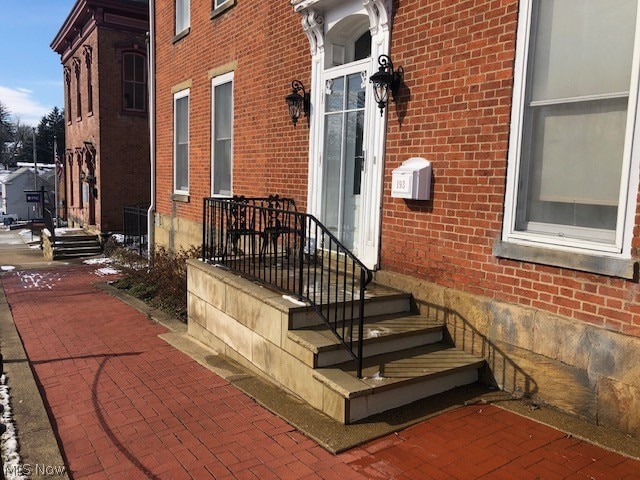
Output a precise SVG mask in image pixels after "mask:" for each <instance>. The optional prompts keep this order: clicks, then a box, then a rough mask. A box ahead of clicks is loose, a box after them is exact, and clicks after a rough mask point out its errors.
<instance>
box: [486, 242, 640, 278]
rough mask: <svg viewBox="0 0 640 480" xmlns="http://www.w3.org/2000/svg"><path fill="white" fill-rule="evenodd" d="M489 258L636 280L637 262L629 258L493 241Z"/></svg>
mask: <svg viewBox="0 0 640 480" xmlns="http://www.w3.org/2000/svg"><path fill="white" fill-rule="evenodd" d="M493 255H495V256H496V257H499V258H506V259H509V260H520V261H523V262H529V263H537V264H540V265H550V266H553V267H560V268H568V269H571V270H578V271H581V272H588V273H595V274H598V275H607V276H609V277H618V278H626V279H627V280H633V281H634V282H637V281H638V262H637V261H635V260H632V259H624V258H612V257H605V256H598V255H589V254H584V253H575V252H565V251H561V250H553V249H551V248H543V247H533V246H529V245H518V244H515V243H509V242H503V241H497V242H496V243H495V244H494V245H493Z"/></svg>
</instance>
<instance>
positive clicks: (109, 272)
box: [96, 267, 120, 277]
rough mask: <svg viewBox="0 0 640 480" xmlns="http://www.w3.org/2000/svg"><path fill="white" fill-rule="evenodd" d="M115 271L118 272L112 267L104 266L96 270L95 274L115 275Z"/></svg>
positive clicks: (118, 271) (102, 275)
mask: <svg viewBox="0 0 640 480" xmlns="http://www.w3.org/2000/svg"><path fill="white" fill-rule="evenodd" d="M117 273H120V270H116V269H115V268H112V267H104V268H99V269H98V270H96V275H99V276H101V277H104V276H105V275H115V274H117Z"/></svg>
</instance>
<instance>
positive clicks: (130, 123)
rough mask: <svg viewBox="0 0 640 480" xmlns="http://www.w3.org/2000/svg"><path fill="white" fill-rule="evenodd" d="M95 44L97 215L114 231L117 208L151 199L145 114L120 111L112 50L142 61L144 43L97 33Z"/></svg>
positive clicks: (140, 38) (118, 66) (117, 60)
mask: <svg viewBox="0 0 640 480" xmlns="http://www.w3.org/2000/svg"><path fill="white" fill-rule="evenodd" d="M99 43H100V45H99V58H100V72H99V74H100V89H99V91H100V125H101V128H100V137H101V138H100V145H101V148H100V171H99V172H98V176H99V178H98V181H100V182H101V183H100V186H101V188H100V191H101V198H99V200H100V208H101V210H100V211H101V219H102V229H103V230H105V231H108V230H113V231H119V230H120V229H121V228H122V214H123V207H124V206H125V205H135V204H142V203H148V202H149V200H150V198H151V190H150V188H151V187H150V175H151V163H150V159H149V119H148V116H147V114H146V113H145V114H144V115H136V114H133V115H132V114H127V113H124V112H123V109H122V63H121V57H120V56H119V55H118V52H117V46H118V47H120V48H126V50H125V51H128V52H131V51H133V52H136V53H140V54H142V55H144V56H145V59H146V55H147V52H146V39H145V36H144V35H141V34H133V33H126V32H118V31H115V30H107V29H102V30H101V31H100V42H99ZM131 47H134V48H131ZM135 47H137V48H135Z"/></svg>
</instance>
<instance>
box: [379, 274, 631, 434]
mask: <svg viewBox="0 0 640 480" xmlns="http://www.w3.org/2000/svg"><path fill="white" fill-rule="evenodd" d="M375 281H376V282H377V283H381V284H383V285H388V286H391V287H394V288H397V289H400V290H404V291H407V292H411V293H412V294H413V296H414V298H415V301H416V304H417V306H418V308H419V309H420V311H421V312H422V313H426V312H428V311H431V312H432V313H435V314H437V315H438V316H439V318H442V319H443V320H444V321H445V323H446V325H447V330H448V333H449V335H450V336H451V339H452V340H453V341H454V342H455V345H456V346H457V347H458V348H462V349H464V350H466V351H468V352H470V353H474V354H477V355H481V356H483V357H484V358H485V359H486V360H487V363H488V364H489V368H490V369H491V372H492V374H493V378H492V379H489V380H491V381H493V382H494V383H495V384H496V385H497V386H498V387H500V388H501V389H504V390H506V391H508V392H513V393H515V394H519V395H525V396H529V397H531V398H532V399H534V400H535V401H537V402H540V403H544V404H548V405H550V406H553V407H557V408H559V409H560V410H563V411H566V412H569V413H572V414H574V415H577V416H579V417H581V418H583V419H586V420H588V421H591V422H594V423H597V424H600V425H605V426H608V427H612V428H615V429H617V430H620V431H622V432H625V433H628V434H630V435H633V436H640V374H639V372H640V367H639V366H638V365H640V338H637V337H630V336H627V335H623V334H620V333H617V332H612V331H609V330H605V329H602V328H599V327H596V326H594V325H590V324H587V323H583V322H580V321H579V320H574V319H570V318H566V317H561V316H558V315H553V314H550V313H548V312H544V311H540V310H536V309H533V308H527V307H521V306H518V305H513V304H507V303H501V302H498V301H495V300H490V299H487V298H483V297H479V296H476V295H471V294H467V293H464V292H461V291H457V290H454V289H450V288H444V287H441V286H439V285H436V284H433V283H429V282H425V281H421V280H419V279H416V278H413V277H408V276H405V275H400V274H395V273H393V272H387V271H379V272H376V275H375Z"/></svg>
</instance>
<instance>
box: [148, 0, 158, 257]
mask: <svg viewBox="0 0 640 480" xmlns="http://www.w3.org/2000/svg"><path fill="white" fill-rule="evenodd" d="M155 10H156V8H155V0H149V33H148V37H147V59H148V62H149V65H148V72H149V85H148V88H149V160H150V161H151V202H150V205H149V210H148V211H147V237H148V241H147V258H148V259H149V260H151V258H152V256H151V254H152V252H153V247H154V244H155V230H154V228H155V221H154V214H155V210H156V72H155V63H156V48H155V45H156V41H155V39H156V22H155Z"/></svg>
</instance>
